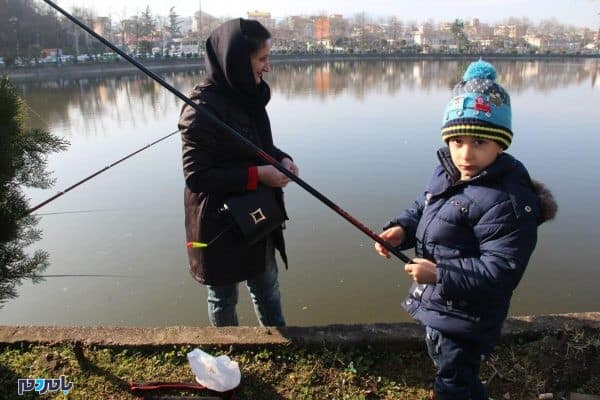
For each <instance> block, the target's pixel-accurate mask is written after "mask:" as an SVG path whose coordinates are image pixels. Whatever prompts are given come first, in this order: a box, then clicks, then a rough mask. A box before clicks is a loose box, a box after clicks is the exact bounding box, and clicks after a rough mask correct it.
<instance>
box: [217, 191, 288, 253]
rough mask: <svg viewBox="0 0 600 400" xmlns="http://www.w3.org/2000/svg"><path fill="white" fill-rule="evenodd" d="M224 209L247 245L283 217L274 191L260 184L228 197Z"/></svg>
mask: <svg viewBox="0 0 600 400" xmlns="http://www.w3.org/2000/svg"><path fill="white" fill-rule="evenodd" d="M224 209H226V210H227V211H229V213H230V214H231V216H232V218H233V220H234V222H235V224H236V225H237V227H238V228H239V230H240V232H241V233H242V236H243V237H244V238H245V240H246V241H247V242H248V244H249V245H252V244H254V243H256V242H258V241H259V240H261V239H262V238H264V237H265V236H266V235H267V234H269V233H271V232H272V231H274V230H275V229H277V228H278V227H280V226H281V225H282V224H283V222H284V219H285V216H284V213H283V210H282V208H281V206H280V205H279V202H278V201H277V198H276V197H275V191H274V190H273V189H271V188H270V187H266V186H262V185H259V186H258V188H257V190H255V191H248V192H246V193H244V194H242V195H239V196H232V197H230V198H229V199H227V200H226V201H225V204H224Z"/></svg>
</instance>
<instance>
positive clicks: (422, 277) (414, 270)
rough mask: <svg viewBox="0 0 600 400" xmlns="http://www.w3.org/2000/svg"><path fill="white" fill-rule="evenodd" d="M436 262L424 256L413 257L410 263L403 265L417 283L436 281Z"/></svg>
mask: <svg viewBox="0 0 600 400" xmlns="http://www.w3.org/2000/svg"><path fill="white" fill-rule="evenodd" d="M435 268H436V264H434V263H432V262H431V261H429V260H427V259H425V258H415V259H413V260H412V263H410V264H406V265H405V266H404V271H406V273H407V274H408V275H410V276H412V278H413V280H414V281H415V282H417V283H427V284H429V283H436V282H437V274H436V272H435Z"/></svg>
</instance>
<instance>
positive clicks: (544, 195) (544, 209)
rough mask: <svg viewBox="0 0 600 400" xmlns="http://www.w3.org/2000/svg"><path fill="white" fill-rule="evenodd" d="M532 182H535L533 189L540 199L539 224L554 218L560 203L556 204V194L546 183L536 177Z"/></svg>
mask: <svg viewBox="0 0 600 400" xmlns="http://www.w3.org/2000/svg"><path fill="white" fill-rule="evenodd" d="M531 183H532V184H533V191H534V192H535V194H537V196H538V199H540V217H539V219H538V224H540V225H541V224H543V223H544V222H546V221H550V220H552V219H554V217H555V216H556V212H557V211H558V204H556V201H555V200H554V195H553V194H552V192H551V191H550V189H548V187H547V186H546V185H544V184H543V183H542V182H540V181H536V180H535V179H532V180H531Z"/></svg>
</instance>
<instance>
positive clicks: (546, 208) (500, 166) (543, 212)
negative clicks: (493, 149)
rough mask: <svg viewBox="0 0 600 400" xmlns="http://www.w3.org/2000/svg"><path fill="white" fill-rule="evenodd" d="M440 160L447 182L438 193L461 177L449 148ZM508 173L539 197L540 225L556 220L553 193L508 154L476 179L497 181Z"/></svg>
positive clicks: (439, 157)
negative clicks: (515, 175) (512, 174)
mask: <svg viewBox="0 0 600 400" xmlns="http://www.w3.org/2000/svg"><path fill="white" fill-rule="evenodd" d="M437 155H438V159H439V161H440V164H441V165H442V167H443V168H444V170H445V171H446V174H447V181H446V183H445V186H444V187H438V188H435V189H436V190H438V191H443V190H445V189H446V188H447V187H449V186H451V185H452V184H453V183H454V182H456V181H458V179H459V177H460V172H459V171H458V169H457V168H456V166H455V165H454V163H453V162H452V158H451V156H450V150H449V149H448V147H442V148H440V149H439V150H438V152H437ZM507 173H517V174H518V176H519V179H518V180H519V181H520V182H521V183H522V184H526V185H529V186H531V189H532V190H533V192H534V193H535V194H536V195H537V197H538V200H539V203H540V215H539V218H538V224H539V225H541V224H543V223H544V222H546V221H550V220H552V219H554V217H555V216H556V213H557V211H558V205H557V204H556V201H555V200H554V196H553V195H552V192H551V191H550V189H548V187H547V186H546V185H544V184H543V183H542V182H540V181H536V180H534V179H531V178H530V177H529V173H528V172H527V170H526V169H525V167H524V166H523V164H521V163H520V162H519V161H518V160H517V159H516V158H514V157H513V156H511V155H510V154H508V153H502V154H500V155H499V156H498V158H497V159H496V161H495V162H494V163H493V164H492V165H491V166H490V167H488V169H487V170H486V174H485V175H486V176H485V177H484V176H481V175H480V176H479V177H478V178H476V179H479V180H480V181H481V182H485V181H486V180H488V179H496V178H497V177H499V176H502V175H505V174H507Z"/></svg>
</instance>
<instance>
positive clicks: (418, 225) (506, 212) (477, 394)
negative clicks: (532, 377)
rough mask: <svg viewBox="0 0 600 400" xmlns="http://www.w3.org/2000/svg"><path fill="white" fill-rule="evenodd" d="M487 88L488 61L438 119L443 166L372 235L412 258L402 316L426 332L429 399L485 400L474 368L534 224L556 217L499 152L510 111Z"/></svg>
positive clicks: (523, 262)
mask: <svg viewBox="0 0 600 400" xmlns="http://www.w3.org/2000/svg"><path fill="white" fill-rule="evenodd" d="M495 79H496V70H495V68H494V67H493V66H492V65H491V64H489V63H487V62H484V61H481V60H480V61H478V62H474V63H472V64H471V65H470V66H469V67H468V68H467V71H466V72H465V74H464V76H463V81H461V82H459V83H458V84H457V85H456V86H455V88H454V97H453V98H452V99H451V100H450V102H449V103H448V105H447V107H446V110H445V112H444V116H443V126H442V139H443V140H444V141H445V142H446V143H447V145H448V146H447V147H444V148H442V149H440V150H438V158H439V160H440V164H441V165H439V166H438V167H437V168H436V169H435V171H434V173H433V176H432V178H431V180H430V182H429V184H428V186H427V188H426V191H425V193H423V194H422V195H421V196H420V197H419V198H417V200H416V201H415V204H414V207H413V208H409V209H407V210H406V211H404V213H402V214H401V215H400V216H399V217H398V218H396V219H394V220H392V221H391V222H390V223H388V224H387V225H386V226H385V228H384V229H385V231H384V232H383V233H381V235H380V236H381V237H382V238H383V239H385V240H386V241H388V242H389V243H390V244H392V245H393V246H401V248H402V249H408V248H411V247H414V248H415V253H416V256H417V258H415V259H414V260H413V262H412V263H410V264H406V265H405V267H404V269H405V271H406V272H407V273H408V274H409V275H410V276H411V277H412V278H413V280H414V281H415V283H414V284H413V286H412V287H411V290H410V292H409V296H408V297H407V298H406V300H405V301H404V302H403V307H404V308H405V309H406V310H407V311H408V312H409V313H410V314H411V315H412V316H413V318H415V319H416V320H418V321H420V322H421V323H422V324H423V325H425V327H426V344H427V349H428V353H429V355H430V357H431V358H432V360H433V362H434V364H435V366H436V368H437V373H436V377H435V380H434V393H435V397H434V398H435V399H437V400H454V399H457V400H458V399H460V400H467V399H470V400H484V399H488V395H487V392H486V390H485V388H484V387H483V385H482V383H481V381H480V379H479V366H480V360H481V359H483V358H484V357H486V356H487V355H489V354H490V352H491V351H492V348H493V346H494V345H495V343H496V341H497V340H498V338H499V336H500V330H501V327H502V323H503V321H504V320H505V318H506V316H507V313H508V308H509V304H510V298H511V296H512V292H513V290H514V289H515V288H516V286H517V284H518V283H519V281H520V279H521V277H522V276H523V272H524V271H525V267H526V266H527V263H528V261H529V257H530V256H531V253H532V252H533V250H534V248H535V245H536V241H537V227H538V224H540V223H542V222H543V221H544V220H546V219H549V218H551V217H553V214H554V212H555V211H556V204H554V203H553V200H552V198H551V195H550V194H549V192H547V191H545V192H544V191H543V190H542V192H544V193H542V194H544V195H546V196H547V197H548V198H547V199H546V200H547V201H542V200H541V198H540V196H539V195H538V193H537V192H538V191H539V190H536V187H538V188H539V185H537V186H536V187H534V184H533V183H532V181H531V179H530V177H529V174H528V172H527V170H526V169H525V167H524V166H523V164H521V163H520V162H519V161H518V160H516V159H515V158H513V157H512V156H510V155H508V154H506V153H504V150H506V149H507V148H508V147H509V146H510V144H511V141H512V136H513V134H512V130H511V105H510V98H509V96H508V93H506V91H505V90H504V89H503V88H502V87H501V86H500V85H498V84H497V83H495ZM548 217H549V218H548ZM375 249H376V251H377V252H378V253H379V254H380V255H382V256H385V257H388V258H389V254H388V252H387V250H386V249H385V248H383V247H382V246H381V245H379V244H378V243H377V244H375Z"/></svg>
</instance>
